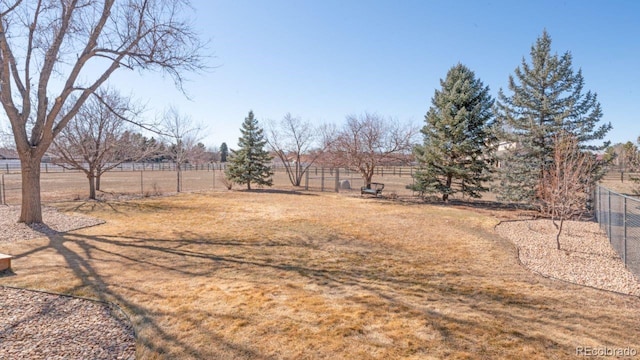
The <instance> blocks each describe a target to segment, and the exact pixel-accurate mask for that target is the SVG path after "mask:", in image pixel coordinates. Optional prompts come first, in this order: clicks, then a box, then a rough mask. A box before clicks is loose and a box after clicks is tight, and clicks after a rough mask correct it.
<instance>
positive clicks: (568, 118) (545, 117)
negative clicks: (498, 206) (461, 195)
mask: <svg viewBox="0 0 640 360" xmlns="http://www.w3.org/2000/svg"><path fill="white" fill-rule="evenodd" d="M530 55H531V62H530V63H527V62H526V60H525V59H524V58H523V59H522V64H521V66H519V67H517V68H516V69H515V72H514V74H515V76H513V75H510V76H509V90H510V92H511V94H510V95H509V96H507V95H505V94H504V93H503V92H502V89H501V90H500V92H499V94H498V102H497V113H496V118H497V120H498V122H499V123H500V124H501V134H500V135H501V136H500V137H501V140H502V141H505V142H507V143H510V144H512V145H513V146H510V147H509V149H508V150H506V151H505V152H504V154H502V155H501V157H502V159H501V164H502V166H501V169H500V188H499V190H498V191H499V198H501V199H503V200H510V201H521V202H526V203H529V204H535V203H536V202H537V201H538V200H540V199H539V198H538V197H539V194H540V191H539V190H540V183H541V179H542V175H543V174H544V171H545V169H547V168H548V167H550V166H553V152H554V148H555V145H556V144H555V143H554V139H555V138H557V137H556V136H555V135H556V134H558V133H560V132H566V133H567V134H570V135H573V136H575V138H576V139H577V141H578V144H579V146H580V148H581V149H582V150H602V149H604V148H605V147H606V146H607V145H608V143H604V144H602V145H597V144H595V143H594V142H593V141H594V140H601V139H603V138H604V136H605V135H606V133H607V132H608V131H609V130H610V129H611V124H609V123H608V124H603V125H600V126H597V125H598V122H599V121H600V120H601V118H602V110H601V108H600V103H599V102H598V100H597V95H596V94H595V93H593V92H591V91H587V92H586V93H585V92H583V87H584V79H583V77H582V71H581V70H578V71H577V72H574V71H573V69H572V56H571V53H570V52H565V53H564V54H562V56H559V55H558V54H552V53H551V37H550V36H549V34H548V33H547V32H546V31H544V32H543V34H542V36H541V37H539V38H538V39H537V40H536V42H535V44H534V45H533V46H532V47H531V53H530ZM591 171H592V177H591V178H592V181H596V180H597V178H598V176H599V175H600V174H601V167H598V166H596V167H594V168H593V169H592V170H591Z"/></svg>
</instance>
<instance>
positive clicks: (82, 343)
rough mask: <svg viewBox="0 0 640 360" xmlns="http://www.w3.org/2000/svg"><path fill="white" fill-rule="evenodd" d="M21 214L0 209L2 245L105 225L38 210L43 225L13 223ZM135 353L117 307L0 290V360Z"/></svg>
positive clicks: (131, 356) (127, 356) (133, 339)
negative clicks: (40, 213)
mask: <svg viewBox="0 0 640 360" xmlns="http://www.w3.org/2000/svg"><path fill="white" fill-rule="evenodd" d="M19 215H20V208H19V207H12V206H0V228H1V229H2V232H1V233H0V243H11V242H15V241H23V240H28V239H31V238H37V237H42V236H47V235H53V234H56V233H60V232H67V231H71V230H76V229H80V228H85V227H89V226H95V225H99V224H102V223H104V221H102V220H99V219H95V218H91V217H88V216H84V215H80V214H72V215H68V214H63V213H60V212H58V211H57V210H56V209H54V208H43V210H42V217H43V220H44V222H45V223H46V224H47V225H41V224H40V225H34V226H27V225H25V224H21V223H17V219H18V217H19ZM2 275H3V274H2V273H0V277H1V276H2ZM4 275H12V273H6V274H4ZM18 276H19V274H18ZM135 351H136V337H135V332H134V329H133V326H132V324H131V321H130V320H129V318H128V317H127V316H126V314H125V313H124V312H123V311H122V310H121V309H120V308H119V307H117V306H116V305H113V304H109V303H106V302H101V301H98V300H91V299H83V298H78V297H72V296H67V295H60V294H53V293H47V292H41V291H34V290H26V289H19V288H13V287H7V286H2V285H0V359H105V360H106V359H127V360H129V359H135Z"/></svg>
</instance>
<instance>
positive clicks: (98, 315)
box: [0, 286, 135, 359]
mask: <svg viewBox="0 0 640 360" xmlns="http://www.w3.org/2000/svg"><path fill="white" fill-rule="evenodd" d="M0 319H2V323H1V324H0V359H133V358H135V336H134V332H133V328H132V327H131V324H130V322H129V320H128V319H127V318H126V317H125V316H124V314H122V313H121V312H120V311H119V310H118V309H117V308H113V307H112V306H110V305H108V304H105V303H101V302H96V301H91V300H85V299H78V298H73V297H68V296H60V295H53V294H49V293H43V292H38V291H30V290H23V289H14V288H7V287H4V286H0Z"/></svg>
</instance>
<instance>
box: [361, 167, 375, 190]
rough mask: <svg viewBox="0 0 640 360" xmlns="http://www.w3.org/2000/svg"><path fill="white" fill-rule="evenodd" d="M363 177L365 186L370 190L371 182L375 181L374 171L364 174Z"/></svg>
mask: <svg viewBox="0 0 640 360" xmlns="http://www.w3.org/2000/svg"><path fill="white" fill-rule="evenodd" d="M362 175H363V177H364V186H366V187H367V188H368V189H369V188H371V180H372V179H373V170H372V171H369V172H366V173H363V174H362Z"/></svg>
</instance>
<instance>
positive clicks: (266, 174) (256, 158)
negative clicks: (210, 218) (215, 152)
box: [225, 111, 273, 190]
mask: <svg viewBox="0 0 640 360" xmlns="http://www.w3.org/2000/svg"><path fill="white" fill-rule="evenodd" d="M240 132H241V133H242V137H240V138H239V139H238V150H231V156H230V158H229V165H228V166H227V168H226V170H225V173H226V175H227V178H228V179H229V180H230V181H232V182H234V183H237V184H247V189H248V190H251V183H255V184H258V185H266V186H271V185H272V184H273V180H272V178H271V176H272V175H273V171H272V170H271V167H270V166H269V165H268V164H269V163H270V162H271V160H272V157H271V156H270V155H269V153H268V152H267V151H266V150H264V146H265V144H266V143H267V142H266V140H265V139H264V135H263V131H262V128H260V127H259V126H258V120H257V119H255V118H254V117H253V111H249V116H247V117H246V118H245V119H244V122H243V123H242V128H240Z"/></svg>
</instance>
